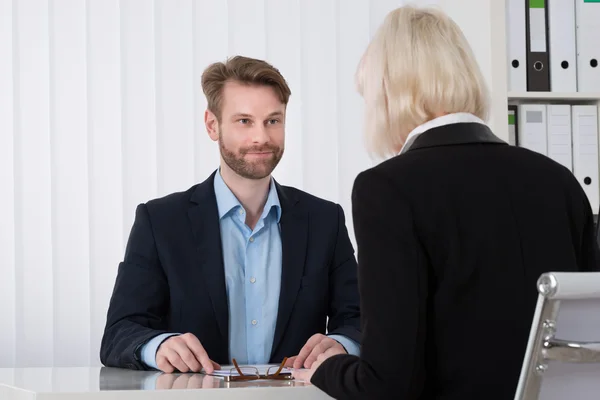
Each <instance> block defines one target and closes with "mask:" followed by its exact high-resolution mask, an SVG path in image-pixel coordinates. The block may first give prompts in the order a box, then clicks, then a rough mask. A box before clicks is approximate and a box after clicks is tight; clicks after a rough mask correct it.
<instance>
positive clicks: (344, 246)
mask: <svg viewBox="0 0 600 400" xmlns="http://www.w3.org/2000/svg"><path fill="white" fill-rule="evenodd" d="M337 212H338V233H337V238H336V243H335V250H334V255H333V262H332V263H331V264H332V266H331V269H330V272H329V297H330V302H329V311H328V315H329V322H328V327H327V333H328V334H330V335H333V334H337V335H344V336H346V337H348V338H350V339H352V340H354V341H355V342H356V343H360V311H359V307H360V301H359V297H358V290H357V286H358V282H357V266H356V258H355V257H354V248H353V247H352V243H351V242H350V238H349V236H348V230H347V229H346V220H345V217H344V211H343V210H342V207H340V206H339V205H338V206H337Z"/></svg>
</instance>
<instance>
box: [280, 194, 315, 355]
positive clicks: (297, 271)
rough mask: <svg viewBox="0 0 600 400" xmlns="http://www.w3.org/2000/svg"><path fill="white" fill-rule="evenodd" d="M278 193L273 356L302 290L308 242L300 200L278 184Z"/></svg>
mask: <svg viewBox="0 0 600 400" xmlns="http://www.w3.org/2000/svg"><path fill="white" fill-rule="evenodd" d="M276 185H277V184H276ZM277 192H278V195H279V201H280V203H281V210H282V213H281V220H280V224H281V246H282V265H281V292H280V295H279V309H278V314H277V323H276V325H275V336H274V339H273V348H272V352H271V354H273V353H274V352H275V350H276V349H277V347H278V346H279V344H280V343H281V341H282V339H283V337H284V333H285V327H286V325H287V322H288V320H289V318H290V315H291V314H292V309H293V308H294V303H295V302H296V296H297V295H298V291H299V290H300V281H301V280H302V275H303V274H304V260H305V258H306V246H307V242H308V215H307V213H306V212H305V211H303V210H302V208H301V207H300V206H298V204H297V202H298V201H297V199H296V198H292V197H288V194H287V193H286V191H285V189H283V188H282V187H281V186H279V185H277Z"/></svg>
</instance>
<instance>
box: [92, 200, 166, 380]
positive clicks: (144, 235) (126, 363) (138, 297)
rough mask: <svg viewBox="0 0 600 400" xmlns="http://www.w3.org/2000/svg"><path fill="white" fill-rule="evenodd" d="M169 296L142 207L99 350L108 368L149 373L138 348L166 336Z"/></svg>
mask: <svg viewBox="0 0 600 400" xmlns="http://www.w3.org/2000/svg"><path fill="white" fill-rule="evenodd" d="M168 296H169V288H168V284H167V279H166V277H165V275H164V273H163V270H162V268H161V265H160V261H159V258H158V254H157V251H156V244H155V241H154V235H153V233H152V227H151V223H150V217H149V215H148V210H147V208H146V206H145V205H139V206H138V207H137V209H136V215H135V221H134V224H133V228H132V230H131V233H130V236H129V240H128V243H127V247H126V250H125V257H124V260H123V262H122V263H120V265H119V270H118V273H117V279H116V282H115V287H114V290H113V293H112V297H111V300H110V304H109V308H108V313H107V321H106V328H105V330H104V335H103V337H102V343H101V347H100V360H101V361H102V363H103V364H104V365H105V366H107V367H120V368H129V369H147V367H146V366H145V365H144V364H143V363H142V362H141V360H139V358H138V354H136V353H137V350H138V348H139V346H141V345H142V344H144V343H146V342H147V341H148V340H150V339H152V338H153V337H154V336H156V335H159V334H161V333H165V329H166V327H167V321H166V320H165V315H167V309H168V306H169V297H168Z"/></svg>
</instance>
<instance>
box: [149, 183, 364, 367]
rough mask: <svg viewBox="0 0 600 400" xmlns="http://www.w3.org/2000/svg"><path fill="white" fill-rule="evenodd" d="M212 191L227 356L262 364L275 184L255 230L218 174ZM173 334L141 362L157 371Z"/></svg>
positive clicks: (277, 245)
mask: <svg viewBox="0 0 600 400" xmlns="http://www.w3.org/2000/svg"><path fill="white" fill-rule="evenodd" d="M214 190H215V196H216V199H217V208H218V210H219V221H220V229H221V244H222V251H223V261H224V267H225V283H226V290H227V299H228V305H229V355H230V357H231V358H235V359H236V361H237V362H238V363H239V364H267V363H268V362H269V359H270V355H271V348H272V346H273V337H274V335H275V324H276V322H277V311H278V306H279V291H280V288H281V263H282V261H281V259H282V249H281V233H280V228H279V219H280V218H281V205H280V203H279V197H278V196H277V190H276V187H275V183H274V181H273V179H271V185H270V189H269V194H268V197H267V201H266V203H265V206H264V209H263V213H262V215H261V216H260V219H259V221H258V223H257V224H256V226H255V227H254V230H252V229H250V228H249V227H248V226H247V225H246V222H245V221H246V210H244V207H243V206H242V205H241V203H240V202H239V201H238V199H237V198H236V197H235V195H234V194H233V192H232V191H231V190H230V189H229V187H227V185H226V184H225V182H224V181H223V178H222V177H221V174H220V172H219V171H217V173H216V174H215V179H214ZM176 334H177V333H165V334H162V335H159V336H156V337H155V338H153V339H152V340H150V341H149V342H148V343H147V344H146V345H144V346H143V347H142V349H141V359H142V362H143V363H144V364H146V365H147V366H149V367H151V368H158V367H157V366H156V351H157V350H158V347H159V346H160V344H161V343H162V342H163V341H164V340H165V339H167V338H168V337H170V336H172V335H176ZM330 337H331V338H332V339H335V340H337V341H338V342H339V343H340V344H341V345H342V346H344V347H345V348H346V351H347V352H348V353H349V354H354V355H358V354H359V351H360V349H359V345H358V344H357V343H356V342H354V341H353V340H351V339H349V338H348V337H346V336H342V335H331V336H330ZM293 355H294V354H290V356H293ZM208 356H209V357H210V354H209V355H208Z"/></svg>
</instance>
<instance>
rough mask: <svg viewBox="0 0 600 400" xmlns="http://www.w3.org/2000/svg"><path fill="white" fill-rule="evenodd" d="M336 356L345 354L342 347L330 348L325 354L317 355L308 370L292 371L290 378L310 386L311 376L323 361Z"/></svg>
mask: <svg viewBox="0 0 600 400" xmlns="http://www.w3.org/2000/svg"><path fill="white" fill-rule="evenodd" d="M336 354H346V352H345V351H344V348H343V347H342V348H341V349H340V348H339V347H337V346H334V347H330V348H329V349H327V351H326V352H324V353H321V354H319V356H318V357H317V359H316V360H315V362H313V363H312V365H311V366H310V369H294V371H292V376H293V377H294V379H297V380H299V381H302V382H304V383H308V384H310V380H311V379H312V376H313V375H314V373H315V371H316V370H317V369H318V368H319V367H320V366H321V364H323V361H325V360H327V359H328V358H329V357H331V356H334V355H336Z"/></svg>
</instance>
